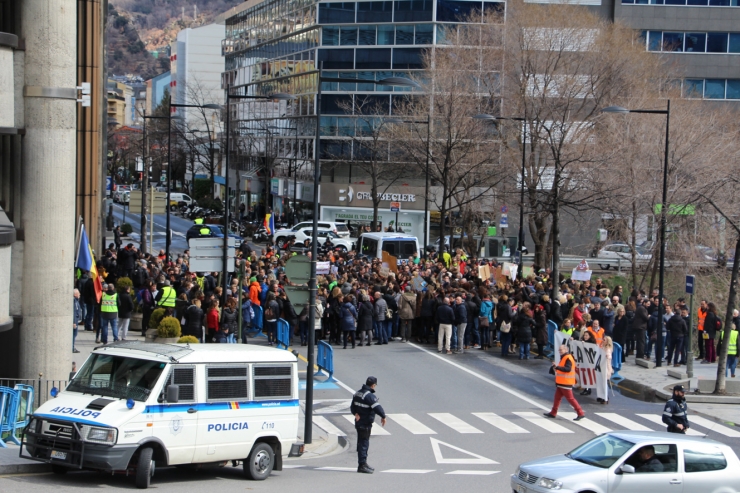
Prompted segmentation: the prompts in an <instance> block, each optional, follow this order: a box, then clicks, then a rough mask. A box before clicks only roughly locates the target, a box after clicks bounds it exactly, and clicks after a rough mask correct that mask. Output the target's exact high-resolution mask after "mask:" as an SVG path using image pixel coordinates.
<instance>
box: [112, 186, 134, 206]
mask: <svg viewBox="0 0 740 493" xmlns="http://www.w3.org/2000/svg"><path fill="white" fill-rule="evenodd" d="M129 191H131V187H128V186H126V185H117V186H116V191H115V192H113V202H122V199H123V194H124V193H126V192H129Z"/></svg>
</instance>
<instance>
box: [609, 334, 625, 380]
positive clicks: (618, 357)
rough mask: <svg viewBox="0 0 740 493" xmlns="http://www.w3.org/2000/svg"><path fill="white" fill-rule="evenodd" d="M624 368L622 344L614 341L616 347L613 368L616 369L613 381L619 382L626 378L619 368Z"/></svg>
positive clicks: (613, 354)
mask: <svg viewBox="0 0 740 493" xmlns="http://www.w3.org/2000/svg"><path fill="white" fill-rule="evenodd" d="M621 369H622V346H620V345H619V343H617V342H615V343H614V349H613V350H612V370H614V373H612V378H611V381H612V382H614V383H619V382H621V381H622V380H624V377H623V376H622V375H620V374H619V370H621Z"/></svg>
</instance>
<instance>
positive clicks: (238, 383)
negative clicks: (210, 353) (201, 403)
mask: <svg viewBox="0 0 740 493" xmlns="http://www.w3.org/2000/svg"><path fill="white" fill-rule="evenodd" d="M247 384H248V379H247V367H246V366H218V367H213V366H209V367H206V385H207V389H208V390H207V394H208V395H207V396H206V398H207V400H208V402H218V401H233V400H247V399H249V386H248V385H247Z"/></svg>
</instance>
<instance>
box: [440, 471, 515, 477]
mask: <svg viewBox="0 0 740 493" xmlns="http://www.w3.org/2000/svg"><path fill="white" fill-rule="evenodd" d="M499 472H501V471H466V470H458V471H450V472H446V473H445V474H461V475H464V476H490V475H492V474H496V473H499Z"/></svg>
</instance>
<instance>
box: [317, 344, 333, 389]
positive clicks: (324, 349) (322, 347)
mask: <svg viewBox="0 0 740 493" xmlns="http://www.w3.org/2000/svg"><path fill="white" fill-rule="evenodd" d="M318 349H319V350H318V351H317V353H316V366H318V367H319V371H318V372H316V375H322V376H323V375H324V374H323V373H321V370H324V371H326V373H328V374H329V379H328V380H327V381H330V382H334V381H335V380H334V348H333V347H331V344H329V343H328V342H326V341H319V344H318Z"/></svg>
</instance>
